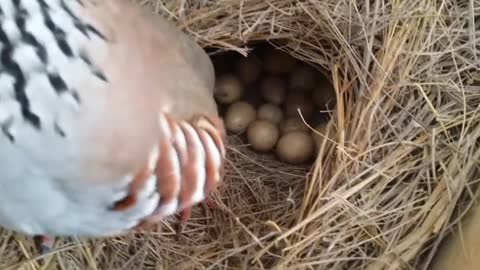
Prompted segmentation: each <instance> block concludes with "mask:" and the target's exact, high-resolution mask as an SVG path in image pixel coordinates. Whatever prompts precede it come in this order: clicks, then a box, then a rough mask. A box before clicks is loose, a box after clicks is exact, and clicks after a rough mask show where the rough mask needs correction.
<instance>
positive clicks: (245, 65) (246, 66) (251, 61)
mask: <svg viewBox="0 0 480 270" xmlns="http://www.w3.org/2000/svg"><path fill="white" fill-rule="evenodd" d="M235 71H236V74H237V76H238V78H239V79H240V80H241V81H242V82H243V83H244V84H251V83H253V82H255V81H256V80H257V79H258V78H259V76H260V74H261V72H262V63H261V62H260V59H258V57H257V56H255V55H253V54H250V55H249V56H248V57H244V58H241V59H240V60H239V61H238V62H237V63H236V65H235Z"/></svg>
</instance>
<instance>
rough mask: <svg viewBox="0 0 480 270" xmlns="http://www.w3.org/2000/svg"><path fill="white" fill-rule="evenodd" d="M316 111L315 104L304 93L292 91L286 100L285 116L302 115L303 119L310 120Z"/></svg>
mask: <svg viewBox="0 0 480 270" xmlns="http://www.w3.org/2000/svg"><path fill="white" fill-rule="evenodd" d="M299 109H300V112H299V111H298V110H299ZM314 110H315V106H314V105H313V102H312V101H311V99H310V97H309V96H307V95H306V93H304V92H301V91H291V92H290V93H289V94H288V96H287V98H286V100H285V115H287V116H300V115H302V117H303V118H305V119H310V118H311V117H312V115H313V112H314Z"/></svg>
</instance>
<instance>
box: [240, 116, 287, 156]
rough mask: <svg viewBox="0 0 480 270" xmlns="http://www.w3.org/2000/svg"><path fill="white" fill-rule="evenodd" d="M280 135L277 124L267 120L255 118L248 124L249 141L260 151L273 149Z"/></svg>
mask: <svg viewBox="0 0 480 270" xmlns="http://www.w3.org/2000/svg"><path fill="white" fill-rule="evenodd" d="M279 136H280V132H279V130H278V128H277V126H276V125H275V124H273V123H271V122H269V121H266V120H255V121H254V122H252V123H251V124H250V125H249V126H248V130H247V139H248V142H249V143H250V144H251V146H252V148H253V149H254V150H256V151H258V152H267V151H270V150H272V149H273V147H274V146H275V144H276V143H277V140H278V137H279Z"/></svg>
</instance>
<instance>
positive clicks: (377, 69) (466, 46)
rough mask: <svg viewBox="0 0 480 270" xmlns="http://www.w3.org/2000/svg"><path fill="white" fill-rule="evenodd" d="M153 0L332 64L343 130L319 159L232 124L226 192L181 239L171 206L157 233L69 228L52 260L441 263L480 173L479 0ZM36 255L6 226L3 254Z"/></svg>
mask: <svg viewBox="0 0 480 270" xmlns="http://www.w3.org/2000/svg"><path fill="white" fill-rule="evenodd" d="M140 2H142V4H145V5H147V6H148V7H150V8H152V9H153V10H154V11H155V12H158V13H162V14H163V16H168V17H170V18H171V19H172V20H175V21H176V22H177V24H178V26H179V27H181V28H182V29H183V30H184V31H185V32H187V33H188V34H190V35H192V36H194V37H195V38H197V40H198V41H199V43H200V44H201V45H202V46H204V47H209V48H214V49H218V51H219V52H221V51H223V50H235V51H238V52H239V53H242V54H246V53H248V50H249V46H248V43H249V42H255V41H270V42H274V43H275V44H276V45H277V46H279V47H281V48H282V49H283V50H285V51H287V52H289V53H291V54H292V55H294V56H295V57H297V58H299V59H301V60H303V61H306V62H309V63H312V64H314V65H317V66H320V67H322V68H324V69H325V70H329V73H328V74H327V75H328V76H329V77H330V78H331V80H332V82H333V84H334V86H335V89H336V91H337V97H338V98H337V105H336V110H335V112H333V113H332V118H331V121H330V124H329V126H330V132H331V133H330V139H329V140H328V141H325V143H324V144H323V146H322V149H321V153H320V154H319V155H318V158H317V160H316V162H315V164H314V166H313V167H312V168H305V167H292V166H286V165H285V164H282V163H280V162H278V161H275V159H274V158H273V157H269V156H264V155H257V154H255V153H253V152H251V151H250V150H249V148H248V147H247V146H246V145H244V144H242V142H241V141H240V140H239V139H238V138H235V137H230V138H229V139H230V147H229V156H228V160H229V164H228V170H227V171H228V174H227V177H226V179H225V183H224V184H223V185H222V186H221V188H220V189H219V191H218V192H217V193H216V194H215V196H214V199H215V200H216V202H218V207H217V208H214V209H210V208H208V207H205V206H199V207H196V208H195V209H194V217H193V219H192V220H191V221H190V223H189V225H188V227H187V228H186V230H185V233H184V235H183V236H181V237H180V238H179V239H177V238H176V237H175V236H174V231H173V229H172V228H171V225H172V224H173V223H174V222H175V221H174V220H172V221H165V223H164V224H162V225H161V230H158V231H156V232H139V233H135V234H132V235H129V236H126V237H121V238H114V239H105V240H98V241H89V242H81V243H78V244H72V243H71V242H68V241H66V242H65V243H62V242H61V243H59V251H58V252H57V253H56V254H55V255H54V256H51V257H49V258H47V260H48V262H49V265H50V266H53V268H60V269H142V268H144V269H149V268H151V269H153V268H155V269H369V270H376V269H422V268H423V267H426V266H427V265H428V263H429V262H430V261H431V260H432V258H433V254H434V252H435V250H436V247H437V245H438V243H439V242H440V240H441V239H442V237H443V236H444V235H445V234H446V233H447V232H448V230H449V229H450V228H451V226H452V225H454V224H455V223H456V222H457V220H458V217H459V216H461V214H462V213H463V212H464V210H465V209H467V208H468V207H469V205H470V202H471V201H472V199H471V198H472V196H471V193H472V192H470V190H471V187H472V185H473V184H474V182H475V180H476V177H477V176H478V160H479V157H480V148H479V147H478V137H479V136H480V126H479V124H480V117H479V116H478V112H477V109H478V104H479V102H480V95H479V94H478V93H480V92H479V91H480V87H479V86H478V85H480V83H479V81H480V78H479V77H478V75H475V74H476V73H477V74H478V65H479V63H480V61H479V60H478V57H480V55H479V53H478V50H480V48H479V46H477V45H476V44H479V42H478V41H477V40H476V38H478V30H479V26H480V25H479V23H478V15H479V13H480V10H479V7H480V3H479V2H478V1H474V0H472V1H453V0H444V1H432V0H412V1H394V0H384V1H381V0H380V1H342V0H340V1H337V0H321V1H320V0H296V1H294V0H270V1H264V0H244V1H241V0H238V1H236V0H230V1H226V0H217V1H214V0H194V1H193V0H192V1H188V0H170V1H159V0H143V1H140ZM475 76H477V77H475ZM460 206H461V207H460ZM33 254H34V251H33V248H32V242H31V241H30V240H29V239H28V238H26V237H23V236H20V235H13V234H12V233H10V232H6V231H4V232H3V233H2V237H1V238H0V255H1V259H0V268H2V269H4V268H6V267H8V266H10V267H12V268H17V267H19V266H21V267H23V268H24V269H37V267H38V265H39V264H38V263H37V262H36V261H35V260H34V259H35V257H34V256H35V255H33ZM19 256H20V257H19ZM29 259H30V260H29ZM18 263H20V264H18Z"/></svg>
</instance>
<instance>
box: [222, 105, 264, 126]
mask: <svg viewBox="0 0 480 270" xmlns="http://www.w3.org/2000/svg"><path fill="white" fill-rule="evenodd" d="M256 114H257V112H256V111H255V108H253V106H252V105H251V104H248V103H246V102H244V101H238V102H236V103H233V104H232V105H230V106H229V107H228V109H227V112H226V113H225V120H224V121H225V128H226V129H227V130H228V131H230V132H232V133H239V132H242V131H245V130H246V129H247V128H248V125H250V123H251V122H253V121H254V120H255V118H256Z"/></svg>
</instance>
